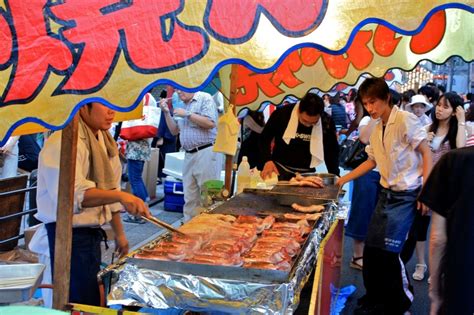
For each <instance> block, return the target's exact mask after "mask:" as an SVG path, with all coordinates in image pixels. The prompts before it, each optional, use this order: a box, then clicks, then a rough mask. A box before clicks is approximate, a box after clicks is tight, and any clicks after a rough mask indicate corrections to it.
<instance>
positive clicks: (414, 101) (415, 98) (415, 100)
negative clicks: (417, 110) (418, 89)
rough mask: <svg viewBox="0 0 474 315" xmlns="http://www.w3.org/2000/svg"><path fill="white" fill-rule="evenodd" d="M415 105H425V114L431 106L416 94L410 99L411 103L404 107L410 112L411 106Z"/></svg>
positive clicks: (421, 96)
mask: <svg viewBox="0 0 474 315" xmlns="http://www.w3.org/2000/svg"><path fill="white" fill-rule="evenodd" d="M415 104H423V105H425V112H427V111H429V110H430V109H431V107H433V105H431V104H430V103H428V102H427V101H426V98H425V97H424V96H423V95H421V94H416V95H413V96H412V97H411V102H410V103H409V104H407V105H406V106H405V108H408V109H409V110H410V111H412V106H413V105H415Z"/></svg>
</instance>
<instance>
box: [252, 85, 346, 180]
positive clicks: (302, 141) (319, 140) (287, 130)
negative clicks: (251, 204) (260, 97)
mask: <svg viewBox="0 0 474 315" xmlns="http://www.w3.org/2000/svg"><path fill="white" fill-rule="evenodd" d="M273 140H274V147H273V151H272V149H271V145H272V141H273ZM260 149H261V154H262V158H263V161H264V162H265V165H264V167H263V170H262V173H261V175H262V178H267V177H270V176H271V175H272V173H276V174H277V175H279V176H280V177H279V179H283V180H288V179H290V178H291V177H293V176H294V174H295V173H296V172H299V173H305V172H314V170H315V167H316V166H317V164H319V163H320V162H323V161H324V162H325V163H326V166H327V169H328V171H329V172H330V173H333V174H336V175H339V165H338V161H339V145H338V143H337V137H336V127H335V125H334V122H333V121H332V119H331V118H330V117H329V116H327V114H326V113H325V112H324V102H323V100H322V99H321V97H319V96H318V95H316V94H312V93H307V94H306V95H305V96H304V97H303V98H302V99H301V101H300V102H299V103H297V104H290V105H286V106H283V107H280V108H278V109H277V110H276V111H275V112H273V114H272V115H271V116H270V119H269V120H268V122H267V124H266V125H265V128H264V129H263V132H262V140H261V148H260Z"/></svg>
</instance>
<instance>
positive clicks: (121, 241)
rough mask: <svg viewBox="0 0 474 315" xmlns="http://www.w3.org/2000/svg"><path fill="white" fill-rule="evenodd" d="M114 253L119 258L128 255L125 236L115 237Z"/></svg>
mask: <svg viewBox="0 0 474 315" xmlns="http://www.w3.org/2000/svg"><path fill="white" fill-rule="evenodd" d="M115 251H116V252H117V253H118V254H119V257H123V256H125V255H127V254H128V240H127V237H126V236H125V234H121V235H116V236H115Z"/></svg>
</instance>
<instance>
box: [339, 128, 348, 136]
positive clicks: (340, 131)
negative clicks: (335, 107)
mask: <svg viewBox="0 0 474 315" xmlns="http://www.w3.org/2000/svg"><path fill="white" fill-rule="evenodd" d="M348 131H349V129H341V130H339V134H340V135H347V132H348Z"/></svg>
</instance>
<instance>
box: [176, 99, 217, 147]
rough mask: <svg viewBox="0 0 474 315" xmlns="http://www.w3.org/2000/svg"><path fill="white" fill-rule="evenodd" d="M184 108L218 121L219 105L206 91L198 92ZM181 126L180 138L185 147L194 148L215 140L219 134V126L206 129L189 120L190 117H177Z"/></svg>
mask: <svg viewBox="0 0 474 315" xmlns="http://www.w3.org/2000/svg"><path fill="white" fill-rule="evenodd" d="M184 109H186V110H187V111H190V112H191V113H193V114H198V115H200V116H204V117H207V118H209V119H210V120H212V121H213V122H214V123H216V122H217V107H216V104H215V103H214V100H213V99H212V96H211V95H210V94H208V93H204V92H196V93H194V96H193V98H192V100H191V101H190V102H189V103H187V104H185V107H184ZM177 123H178V126H179V132H180V134H179V140H180V142H181V145H182V146H183V149H184V150H186V151H189V150H192V149H194V148H196V147H199V146H201V145H205V144H209V143H211V142H214V141H215V139H216V135H217V128H216V127H214V128H211V129H204V128H201V127H199V126H198V125H197V124H195V123H193V122H192V121H191V120H189V118H188V117H185V118H183V119H177Z"/></svg>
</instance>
